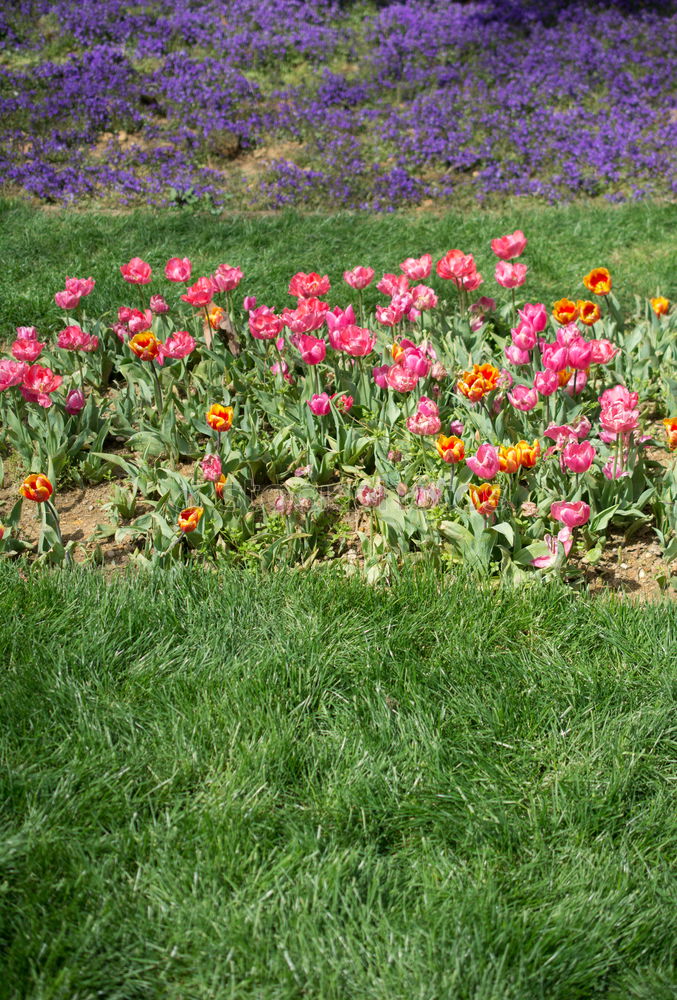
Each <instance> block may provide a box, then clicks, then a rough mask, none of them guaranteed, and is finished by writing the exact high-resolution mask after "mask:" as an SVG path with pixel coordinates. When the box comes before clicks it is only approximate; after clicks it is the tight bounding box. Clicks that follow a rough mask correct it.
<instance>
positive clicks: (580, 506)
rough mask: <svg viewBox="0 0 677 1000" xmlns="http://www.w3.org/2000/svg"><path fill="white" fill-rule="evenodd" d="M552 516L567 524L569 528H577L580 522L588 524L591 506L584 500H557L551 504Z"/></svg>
mask: <svg viewBox="0 0 677 1000" xmlns="http://www.w3.org/2000/svg"><path fill="white" fill-rule="evenodd" d="M550 517H552V518H553V520H555V521H560V522H561V523H562V524H565V525H566V526H567V528H575V527H577V526H578V525H580V524H587V522H588V521H589V520H590V507H589V506H588V504H587V503H584V502H583V501H582V500H576V502H575V503H565V502H564V501H563V500H556V501H555V502H554V503H553V504H551V506H550Z"/></svg>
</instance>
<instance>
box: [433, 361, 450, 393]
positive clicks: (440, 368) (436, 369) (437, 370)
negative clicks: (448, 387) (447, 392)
mask: <svg viewBox="0 0 677 1000" xmlns="http://www.w3.org/2000/svg"><path fill="white" fill-rule="evenodd" d="M448 374H449V373H448V372H447V369H446V368H445V367H444V365H443V364H442V362H441V361H436V362H435V363H434V365H433V366H432V367H431V369H430V377H431V379H434V381H435V382H441V381H442V379H445V378H446V377H447V375H448ZM435 388H438V387H437V386H436V387H435Z"/></svg>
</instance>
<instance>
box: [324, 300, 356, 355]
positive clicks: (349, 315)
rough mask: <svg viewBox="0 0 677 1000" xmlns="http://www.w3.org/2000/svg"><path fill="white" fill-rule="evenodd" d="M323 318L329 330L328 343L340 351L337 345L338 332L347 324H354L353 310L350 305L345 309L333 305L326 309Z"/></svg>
mask: <svg viewBox="0 0 677 1000" xmlns="http://www.w3.org/2000/svg"><path fill="white" fill-rule="evenodd" d="M324 319H325V322H326V324H327V329H328V330H329V343H330V344H331V346H332V347H333V348H334V350H335V351H340V350H341V349H342V348H341V347H340V346H339V333H340V332H341V330H344V329H345V328H346V327H347V326H354V325H355V311H354V309H353V307H352V306H348V308H347V309H341V308H340V306H335V307H334V308H333V309H328V310H327V312H326V313H325V314H324Z"/></svg>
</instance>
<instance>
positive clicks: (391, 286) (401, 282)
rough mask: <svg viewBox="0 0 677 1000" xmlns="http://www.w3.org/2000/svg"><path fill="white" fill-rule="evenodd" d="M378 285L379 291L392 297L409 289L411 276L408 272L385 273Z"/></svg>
mask: <svg viewBox="0 0 677 1000" xmlns="http://www.w3.org/2000/svg"><path fill="white" fill-rule="evenodd" d="M376 287H377V289H378V290H379V292H383V294H384V295H390V296H391V298H392V297H393V296H394V295H401V294H402V293H403V292H407V291H408V290H409V278H408V277H407V276H406V274H384V275H383V277H382V278H381V280H380V281H379V283H378V285H377V286H376Z"/></svg>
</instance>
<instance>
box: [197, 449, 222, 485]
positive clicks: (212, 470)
mask: <svg viewBox="0 0 677 1000" xmlns="http://www.w3.org/2000/svg"><path fill="white" fill-rule="evenodd" d="M200 468H201V469H202V475H203V476H204V477H205V479H207V480H208V481H209V482H210V483H215V482H217V481H218V479H219V476H221V474H222V471H223V470H222V466H221V459H220V458H219V456H218V455H205V457H204V458H203V459H202V461H201V462H200Z"/></svg>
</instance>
